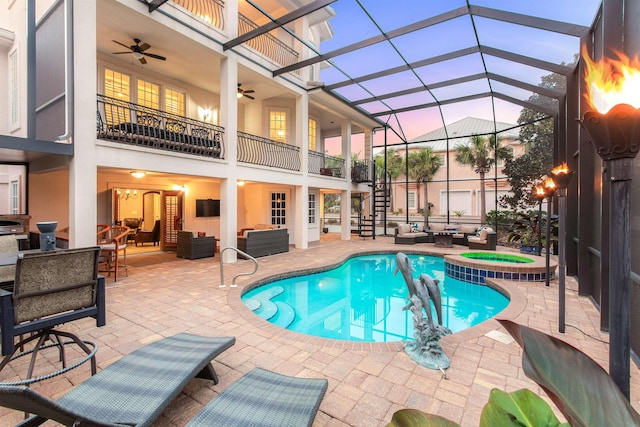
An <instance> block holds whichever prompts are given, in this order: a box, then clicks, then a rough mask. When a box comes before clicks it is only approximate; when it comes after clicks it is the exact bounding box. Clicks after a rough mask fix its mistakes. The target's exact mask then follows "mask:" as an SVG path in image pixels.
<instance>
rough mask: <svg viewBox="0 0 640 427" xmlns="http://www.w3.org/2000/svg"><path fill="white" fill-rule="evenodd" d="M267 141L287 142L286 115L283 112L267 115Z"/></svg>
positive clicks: (272, 112) (273, 112)
mask: <svg viewBox="0 0 640 427" xmlns="http://www.w3.org/2000/svg"><path fill="white" fill-rule="evenodd" d="M269 139H271V140H273V141H278V142H282V143H284V142H287V113H286V112H284V111H271V112H270V113H269Z"/></svg>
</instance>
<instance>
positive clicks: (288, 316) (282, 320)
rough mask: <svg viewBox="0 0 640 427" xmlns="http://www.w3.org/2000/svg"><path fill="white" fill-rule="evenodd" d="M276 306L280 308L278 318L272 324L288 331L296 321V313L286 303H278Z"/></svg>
mask: <svg viewBox="0 0 640 427" xmlns="http://www.w3.org/2000/svg"><path fill="white" fill-rule="evenodd" d="M276 306H277V307H278V316H277V318H275V319H273V320H272V321H271V323H273V324H274V325H278V326H280V327H281V328H285V329H286V328H288V327H289V325H291V324H292V323H293V321H294V320H295V319H296V312H295V310H294V309H293V307H291V306H290V305H289V304H287V303H286V302H282V301H276Z"/></svg>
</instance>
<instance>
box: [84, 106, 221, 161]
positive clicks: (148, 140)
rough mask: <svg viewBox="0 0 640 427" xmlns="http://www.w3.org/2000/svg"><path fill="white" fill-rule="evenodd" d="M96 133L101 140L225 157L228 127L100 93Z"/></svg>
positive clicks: (204, 155)
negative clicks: (225, 137) (226, 128)
mask: <svg viewBox="0 0 640 427" xmlns="http://www.w3.org/2000/svg"><path fill="white" fill-rule="evenodd" d="M96 130H97V135H98V138H99V139H104V140H107V141H116V142H120V143H124V144H130V145H138V146H143V147H149V148H154V149H159V150H166V151H175V152H179V153H184V154H191V155H196V156H203V157H211V158H217V159H223V158H224V128H223V127H221V126H217V125H214V124H211V123H207V122H202V121H199V120H195V119H191V118H189V117H184V116H179V115H177V114H171V113H168V112H166V111H162V110H157V109H155V108H149V107H145V106H142V105H138V104H134V103H132V102H126V101H122V100H119V99H115V98H110V97H108V96H104V95H100V94H98V110H97V118H96Z"/></svg>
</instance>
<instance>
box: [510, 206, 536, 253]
mask: <svg viewBox="0 0 640 427" xmlns="http://www.w3.org/2000/svg"><path fill="white" fill-rule="evenodd" d="M516 215H517V216H516V219H515V221H513V223H512V224H511V228H510V229H509V234H508V235H507V240H508V241H509V243H514V242H520V244H521V245H525V246H535V245H537V244H538V234H537V233H538V215H537V213H535V214H534V213H533V212H532V211H530V212H517V213H516ZM541 222H542V221H541Z"/></svg>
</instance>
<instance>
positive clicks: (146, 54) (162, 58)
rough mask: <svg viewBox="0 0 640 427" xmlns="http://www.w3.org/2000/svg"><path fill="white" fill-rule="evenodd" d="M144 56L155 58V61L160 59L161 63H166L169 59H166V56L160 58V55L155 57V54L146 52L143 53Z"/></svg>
mask: <svg viewBox="0 0 640 427" xmlns="http://www.w3.org/2000/svg"><path fill="white" fill-rule="evenodd" d="M141 53H142V54H143V55H145V56H148V57H149V58H154V59H159V60H161V61H166V60H167V58H165V57H164V56H160V55H155V54H153V53H146V52H141Z"/></svg>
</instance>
